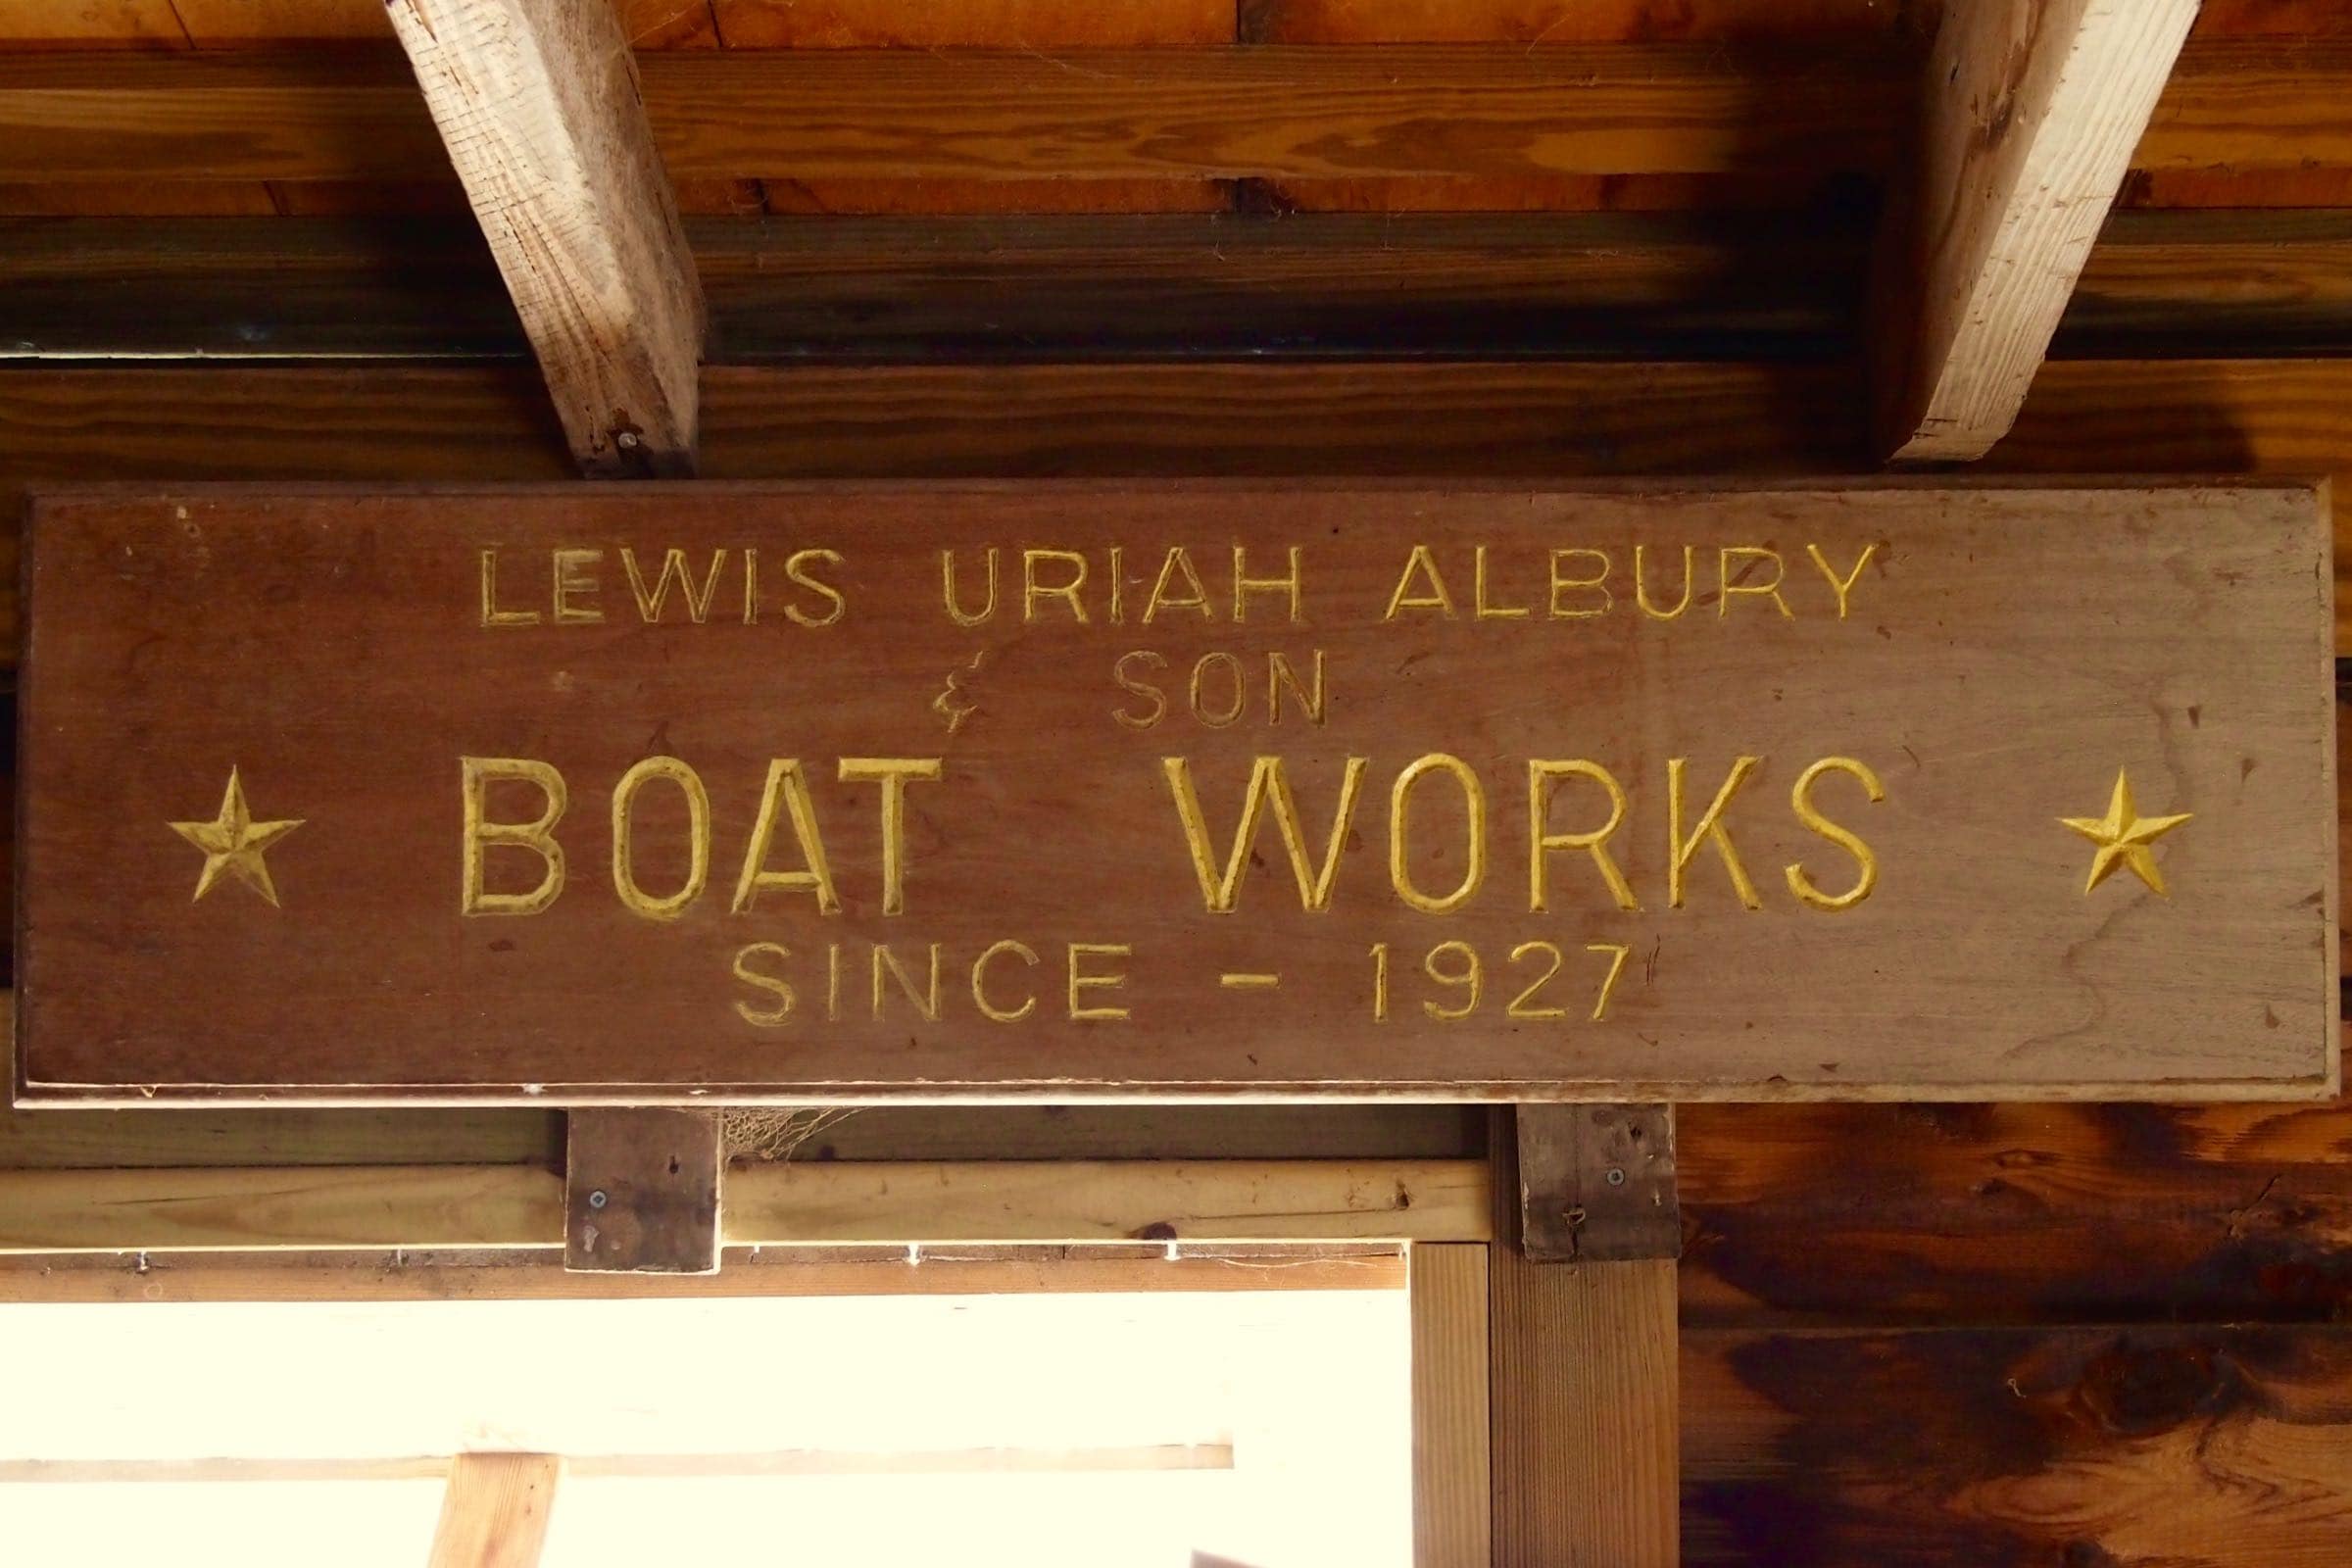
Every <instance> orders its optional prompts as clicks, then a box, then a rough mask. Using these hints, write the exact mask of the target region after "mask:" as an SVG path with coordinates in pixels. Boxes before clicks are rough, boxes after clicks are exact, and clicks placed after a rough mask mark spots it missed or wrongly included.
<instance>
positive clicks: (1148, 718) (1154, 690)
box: [1110, 648, 1168, 729]
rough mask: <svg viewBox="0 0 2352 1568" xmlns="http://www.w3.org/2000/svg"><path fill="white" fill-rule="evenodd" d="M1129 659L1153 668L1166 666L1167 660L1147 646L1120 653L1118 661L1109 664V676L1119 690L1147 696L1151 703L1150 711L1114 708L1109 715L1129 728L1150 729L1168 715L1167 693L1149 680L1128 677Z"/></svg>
mask: <svg viewBox="0 0 2352 1568" xmlns="http://www.w3.org/2000/svg"><path fill="white" fill-rule="evenodd" d="M1129 660H1135V661H1137V662H1140V663H1146V664H1149V665H1151V667H1152V668H1153V669H1165V668H1167V667H1168V662H1167V661H1166V660H1164V659H1162V658H1160V657H1159V655H1157V654H1155V653H1153V652H1152V650H1150V649H1149V648H1138V649H1135V650H1134V651H1133V652H1130V653H1124V654H1121V655H1120V656H1119V657H1118V662H1115V663H1113V664H1112V665H1111V666H1110V678H1111V679H1112V680H1115V681H1117V682H1118V683H1119V689H1120V690H1121V691H1125V692H1132V693H1134V694H1135V695H1136V696H1138V697H1143V698H1148V699H1150V701H1151V704H1152V709H1151V711H1149V712H1146V713H1131V712H1129V711H1127V710H1125V709H1124V708H1114V709H1112V710H1111V711H1110V716H1111V717H1113V718H1115V719H1117V720H1118V721H1119V722H1120V723H1122V724H1124V725H1126V726H1127V727H1128V728H1129V729H1150V728H1151V727H1152V725H1154V724H1156V723H1158V722H1159V721H1160V720H1161V719H1163V718H1165V717H1167V716H1168V699H1167V694H1166V693H1164V692H1162V691H1161V690H1160V689H1159V688H1158V687H1156V686H1154V685H1152V683H1151V682H1149V681H1144V680H1135V679H1131V678H1129V676H1128V674H1127V662H1128V661H1129Z"/></svg>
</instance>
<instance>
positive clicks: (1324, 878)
mask: <svg viewBox="0 0 2352 1568" xmlns="http://www.w3.org/2000/svg"><path fill="white" fill-rule="evenodd" d="M1160 765H1161V767H1162V768H1164V769H1165V770H1166V772H1167V776H1168V789H1169V790H1170V792H1171V793H1173V794H1174V795H1175V797H1176V815H1177V817H1178V818H1179V819H1180V820H1181V821H1182V822H1183V824H1184V842H1185V847H1186V848H1187V849H1189V850H1190V851H1191V852H1192V858H1193V874H1194V875H1195V876H1196V877H1198V878H1199V879H1200V882H1201V902H1202V903H1203V904H1205V905H1207V906H1208V910H1209V912H1210V913H1211V914H1231V913H1232V912H1233V910H1234V905H1235V902H1236V901H1237V900H1238V899H1239V898H1240V896H1241V891H1242V873H1243V871H1245V870H1246V869H1247V868H1248V867H1249V864H1250V850H1251V847H1252V845H1253V844H1254V843H1255V841H1256V839H1257V824H1258V820H1259V818H1260V817H1261V816H1263V815H1264V812H1265V808H1266V806H1267V804H1268V803H1269V802H1271V803H1272V805H1273V808H1274V826H1275V829H1276V831H1278V832H1279V833H1280V834H1281V835H1282V847H1283V850H1284V852H1285V853H1286V854H1287V855H1288V856H1289V857H1290V861H1291V875H1292V876H1293V877H1294V878H1295V879H1296V880H1297V881H1298V884H1299V907H1302V908H1305V909H1307V910H1309V911H1311V912H1314V913H1318V914H1320V913H1323V912H1325V911H1327V910H1328V909H1330V907H1331V893H1332V883H1333V881H1334V879H1335V878H1336V877H1337V876H1338V875H1339V869H1340V851H1341V850H1342V849H1343V848H1344V847H1346V845H1347V842H1348V823H1349V822H1350V821H1351V820H1352V819H1353V817H1354V815H1355V803H1356V797H1357V796H1358V794H1359V793H1360V792H1361V790H1362V787H1363V781H1364V768H1365V766H1366V760H1365V759H1364V758H1361V757H1350V758H1349V759H1348V765H1347V770H1346V771H1345V772H1344V773H1342V774H1341V776H1340V802H1339V806H1338V807H1337V809H1334V810H1333V812H1332V818H1331V835H1330V837H1329V838H1328V839H1326V840H1325V841H1324V849H1323V863H1322V865H1320V866H1316V865H1314V864H1312V863H1311V862H1310V861H1309V859H1308V857H1307V847H1306V829H1305V827H1304V825H1303V824H1302V823H1301V822H1300V821H1299V803H1298V800H1297V799H1296V798H1295V797H1294V796H1293V795H1292V793H1291V784H1290V780H1289V779H1288V778H1287V777H1286V776H1285V775H1284V773H1283V767H1282V759H1281V758H1279V757H1261V758H1258V759H1257V760H1255V761H1254V762H1252V763H1251V764H1250V783H1249V787H1248V788H1247V789H1246V790H1245V791H1244V793H1243V797H1242V820H1241V825H1240V826H1238V827H1237V828H1235V829H1234V834H1233V848H1232V850H1231V851H1230V852H1228V854H1227V855H1226V857H1225V868H1224V871H1223V874H1222V875H1220V874H1219V872H1218V870H1217V863H1216V857H1215V855H1214V853H1213V852H1212V851H1211V849H1210V847H1209V841H1208V822H1207V819H1206V818H1205V817H1203V816H1202V815H1201V798H1200V796H1199V795H1198V794H1197V793H1196V792H1195V791H1194V789H1193V774H1192V764H1191V762H1190V761H1189V760H1186V759H1184V758H1181V757H1167V758H1162V759H1161V760H1160Z"/></svg>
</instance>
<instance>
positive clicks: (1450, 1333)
mask: <svg viewBox="0 0 2352 1568" xmlns="http://www.w3.org/2000/svg"><path fill="white" fill-rule="evenodd" d="M1487 1262H1488V1249H1487V1248H1485V1247H1483V1246H1463V1245H1459V1244H1456V1245H1451V1246H1448V1245H1445V1244H1442V1243H1441V1244H1429V1243H1423V1244H1419V1245H1416V1246H1414V1247H1413V1248H1412V1249H1411V1250H1410V1251H1409V1252H1408V1253H1407V1260H1406V1270H1407V1273H1406V1281H1407V1284H1406V1288H1407V1289H1408V1290H1409V1291H1410V1292H1411V1293H1412V1307H1411V1310H1412V1359H1413V1367H1412V1376H1413V1568H1491V1565H1492V1563H1493V1561H1494V1557H1493V1543H1494V1530H1495V1490H1494V1486H1495V1484H1494V1474H1493V1469H1492V1467H1491V1465H1490V1464H1489V1462H1488V1452H1487V1449H1488V1443H1489V1430H1488V1428H1489V1421H1490V1414H1489V1403H1488V1398H1487V1379H1488V1375H1489V1374H1488V1367H1487V1349H1488V1347H1487V1294H1488V1293H1487Z"/></svg>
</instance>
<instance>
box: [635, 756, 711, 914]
mask: <svg viewBox="0 0 2352 1568" xmlns="http://www.w3.org/2000/svg"><path fill="white" fill-rule="evenodd" d="M657 778H662V779H667V780H669V782H670V783H672V784H675V785H676V786H677V787H678V789H679V791H680V792H681V793H682V794H684V795H685V797H686V883H685V886H683V887H681V888H679V889H678V891H677V892H675V893H673V894H671V895H670V896H669V897H667V898H665V899H657V898H652V897H649V896H648V895H647V893H646V891H645V889H643V888H641V887H639V886H638V885H637V869H636V863H635V859H634V856H633V853H632V846H631V836H630V831H629V830H630V816H631V810H632V808H633V807H634V806H635V804H636V800H637V792H638V791H639V790H640V789H642V788H644V787H645V785H646V783H647V781H648V780H651V779H657ZM710 879H711V794H710V792H709V791H708V790H706V789H704V788H703V780H702V776H701V775H700V774H698V773H696V772H695V770H694V769H693V768H691V767H688V766H687V765H686V764H685V763H684V762H681V761H679V760H677V759H676V758H674V757H649V758H647V759H645V760H643V761H641V762H639V763H638V764H637V765H636V766H634V767H632V768H630V769H629V770H628V771H627V772H626V773H623V774H621V775H620V782H619V783H618V784H615V785H613V892H615V893H617V894H619V895H620V902H621V907H623V908H626V909H627V910H628V911H629V912H630V913H631V914H636V915H642V916H643V917H644V918H646V919H648V920H675V919H676V918H677V917H678V916H679V915H681V914H684V913H685V912H686V907H687V906H688V905H690V904H692V903H693V902H694V901H695V900H696V899H699V898H701V897H702V896H703V885H704V884H705V883H706V882H708V881H709V880H710Z"/></svg>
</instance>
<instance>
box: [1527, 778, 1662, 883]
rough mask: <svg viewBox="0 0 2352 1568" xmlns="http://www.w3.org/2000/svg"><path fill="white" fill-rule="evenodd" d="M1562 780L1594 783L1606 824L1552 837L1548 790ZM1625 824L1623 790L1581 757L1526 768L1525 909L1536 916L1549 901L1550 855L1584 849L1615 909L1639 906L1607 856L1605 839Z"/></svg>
mask: <svg viewBox="0 0 2352 1568" xmlns="http://www.w3.org/2000/svg"><path fill="white" fill-rule="evenodd" d="M1564 778H1589V779H1591V780H1593V782H1594V783H1595V784H1598V785H1599V786H1600V787H1601V788H1602V789H1603V790H1604V791H1606V792H1607V793H1608V797H1609V819H1608V820H1607V821H1606V822H1603V823H1601V824H1600V826H1598V827H1596V828H1594V829H1593V830H1592V831H1590V832H1586V833H1554V832H1552V831H1550V827H1551V791H1552V786H1553V785H1555V784H1557V783H1558V782H1559V781H1560V780H1561V779H1564ZM1624 820H1625V787H1624V786H1623V785H1621V784H1619V783H1618V782H1617V778H1616V775H1614V774H1612V773H1611V772H1610V771H1609V770H1608V769H1607V768H1605V767H1603V766H1601V765H1600V764H1599V763H1598V762H1593V761H1588V760H1586V759H1584V758H1581V757H1576V758H1570V759H1568V760H1565V761H1549V760H1542V759H1539V760H1533V761H1530V762H1529V763H1528V764H1527V838H1528V853H1527V907H1529V908H1530V909H1533V910H1535V911H1536V912H1537V913H1538V914H1542V913H1544V912H1545V911H1546V910H1548V909H1549V908H1550V907H1551V904H1550V902H1549V894H1550V886H1549V884H1550V876H1549V874H1548V873H1549V868H1550V862H1549V856H1550V853H1551V852H1552V851H1553V850H1590V851H1591V852H1592V854H1593V864H1594V865H1597V866H1599V867H1600V877H1601V880H1602V881H1604V882H1606V883H1607V884H1608V885H1609V892H1610V893H1611V894H1612V895H1614V896H1615V898H1616V900H1617V907H1619V908H1620V909H1639V908H1641V907H1642V906H1641V904H1640V902H1639V901H1637V900H1636V899H1635V898H1634V890H1633V889H1632V888H1631V887H1629V886H1627V884H1626V880H1625V873H1624V872H1623V871H1620V870H1619V869H1617V862H1616V860H1615V859H1614V858H1611V857H1610V855H1609V835H1610V834H1612V833H1614V832H1616V831H1617V827H1618V824H1620V823H1621V822H1623V821H1624Z"/></svg>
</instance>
